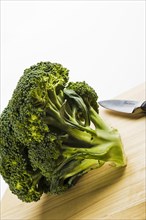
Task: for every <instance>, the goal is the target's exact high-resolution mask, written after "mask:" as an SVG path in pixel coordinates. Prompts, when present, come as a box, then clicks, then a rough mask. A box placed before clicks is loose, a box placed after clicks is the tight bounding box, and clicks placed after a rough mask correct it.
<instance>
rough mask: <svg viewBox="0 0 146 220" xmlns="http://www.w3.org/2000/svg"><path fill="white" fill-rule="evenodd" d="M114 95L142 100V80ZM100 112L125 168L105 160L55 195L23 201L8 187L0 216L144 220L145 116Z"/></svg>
mask: <svg viewBox="0 0 146 220" xmlns="http://www.w3.org/2000/svg"><path fill="white" fill-rule="evenodd" d="M118 98H123V99H136V100H140V101H143V100H144V99H145V98H146V97H145V84H141V85H139V86H137V87H135V88H133V89H132V90H130V91H128V92H125V93H124V94H122V95H120V96H119V97H118ZM100 112H101V116H102V117H103V118H104V120H106V121H107V123H108V124H110V125H111V126H113V127H115V128H117V129H118V130H119V132H120V134H121V138H122V141H123V144H124V149H125V153H126V155H127V167H126V168H114V167H111V166H109V165H108V164H105V165H104V166H103V167H101V168H100V169H96V170H94V171H90V172H89V173H88V174H86V175H84V176H83V177H82V178H81V179H80V180H79V182H78V183H77V184H76V186H74V187H73V188H71V189H70V190H68V191H67V192H65V193H64V194H63V195H59V196H54V195H53V196H48V195H44V196H42V198H41V200H40V201H38V202H33V203H29V204H27V203H23V202H21V201H20V200H18V199H17V197H16V196H15V195H13V194H12V193H11V192H10V191H9V190H7V191H6V193H5V195H4V197H3V200H2V203H1V219H2V220H17V219H19V220H23V219H25V220H26V219H27V220H83V219H84V220H85V219H86V220H105V219H107V220H111V219H114V220H115V219H118V220H122V219H124V220H144V219H146V209H145V205H146V204H145V203H146V189H145V165H146V163H145V153H146V151H145V149H146V146H145V144H146V137H145V130H146V117H141V118H133V117H126V116H124V115H122V114H121V115H119V114H115V113H114V114H113V113H111V112H109V111H107V110H104V109H103V108H100Z"/></svg>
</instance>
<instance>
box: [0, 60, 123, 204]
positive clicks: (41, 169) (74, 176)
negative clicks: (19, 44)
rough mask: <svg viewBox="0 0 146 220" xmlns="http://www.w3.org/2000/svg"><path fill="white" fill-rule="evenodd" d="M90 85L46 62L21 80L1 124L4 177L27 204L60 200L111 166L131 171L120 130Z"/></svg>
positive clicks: (30, 69) (60, 67)
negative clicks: (110, 121)
mask: <svg viewBox="0 0 146 220" xmlns="http://www.w3.org/2000/svg"><path fill="white" fill-rule="evenodd" d="M97 99H98V96H97V94H96V92H95V90H94V89H93V88H92V87H90V86H89V85H88V84H87V83H86V82H69V71H68V70H67V69H66V68H64V67H63V66H62V65H61V64H57V63H51V62H40V63H38V64H37V65H34V66H32V67H30V68H28V69H26V70H24V73H23V75H22V77H21V78H20V80H19V82H18V84H17V86H16V89H15V90H14V92H13V95H12V98H11V99H10V101H9V103H8V105H7V107H6V108H5V109H4V111H3V112H2V114H1V118H0V130H1V133H0V155H1V159H0V173H1V175H2V176H3V178H4V180H5V181H6V182H7V183H8V185H9V187H10V190H11V191H12V192H13V193H14V194H16V195H17V196H18V198H19V199H21V200H22V201H25V202H32V201H37V200H39V199H40V197H41V195H42V194H43V193H49V194H59V193H62V192H64V191H65V190H67V189H68V188H70V187H71V186H73V185H75V184H76V182H77V181H78V180H79V178H80V177H81V176H82V175H84V174H85V173H87V172H89V170H91V169H95V168H99V167H101V166H102V165H103V164H104V163H105V162H109V163H112V164H114V165H115V166H116V167H122V166H125V165H126V159H125V154H124V150H123V145H122V141H121V138H120V134H119V132H118V130H116V129H114V128H111V127H110V126H108V125H107V124H106V123H105V122H104V120H103V119H102V118H101V117H100V115H99V111H98V103H97Z"/></svg>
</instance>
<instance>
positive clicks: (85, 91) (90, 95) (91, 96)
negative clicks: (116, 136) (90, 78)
mask: <svg viewBox="0 0 146 220" xmlns="http://www.w3.org/2000/svg"><path fill="white" fill-rule="evenodd" d="M67 88H68V89H71V90H74V91H75V92H76V93H77V94H78V95H79V96H81V97H82V99H83V100H84V102H85V104H86V105H87V106H88V107H90V106H92V107H93V108H94V109H95V111H97V112H98V107H99V106H98V104H97V99H98V96H97V93H96V92H95V90H94V89H93V88H92V87H91V86H89V85H88V84H87V83H86V82H85V81H83V82H69V84H68V86H67Z"/></svg>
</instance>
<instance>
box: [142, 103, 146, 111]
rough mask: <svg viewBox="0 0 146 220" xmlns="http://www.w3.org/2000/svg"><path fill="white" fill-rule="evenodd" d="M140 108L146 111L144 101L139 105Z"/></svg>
mask: <svg viewBox="0 0 146 220" xmlns="http://www.w3.org/2000/svg"><path fill="white" fill-rule="evenodd" d="M141 109H142V110H143V111H144V112H146V101H144V102H143V103H142V105H141Z"/></svg>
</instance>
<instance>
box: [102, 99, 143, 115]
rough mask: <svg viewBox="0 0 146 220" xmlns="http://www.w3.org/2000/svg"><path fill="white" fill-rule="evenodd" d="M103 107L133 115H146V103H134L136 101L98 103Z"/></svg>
mask: <svg viewBox="0 0 146 220" xmlns="http://www.w3.org/2000/svg"><path fill="white" fill-rule="evenodd" d="M98 103H99V104H100V105H101V106H102V107H104V108H106V109H109V110H113V111H117V112H122V113H131V114H138V113H144V114H146V101H144V102H140V101H134V100H119V99H110V100H103V101H99V102H98Z"/></svg>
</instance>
